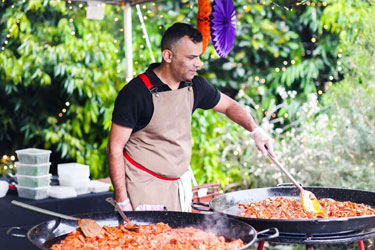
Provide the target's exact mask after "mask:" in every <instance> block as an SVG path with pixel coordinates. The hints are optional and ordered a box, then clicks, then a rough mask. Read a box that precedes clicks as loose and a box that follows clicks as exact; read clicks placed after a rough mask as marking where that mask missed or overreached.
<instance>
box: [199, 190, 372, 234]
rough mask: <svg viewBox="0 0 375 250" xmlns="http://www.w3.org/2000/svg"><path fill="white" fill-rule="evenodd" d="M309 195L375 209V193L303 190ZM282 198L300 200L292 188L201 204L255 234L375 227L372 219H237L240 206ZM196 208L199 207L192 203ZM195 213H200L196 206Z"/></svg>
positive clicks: (238, 193) (237, 194) (229, 195)
mask: <svg viewBox="0 0 375 250" xmlns="http://www.w3.org/2000/svg"><path fill="white" fill-rule="evenodd" d="M304 189H306V190H309V191H312V192H313V193H314V194H315V195H316V196H317V198H318V199H321V198H331V199H334V200H336V201H351V202H355V203H363V204H366V205H369V206H373V207H375V193H374V192H367V191H361V190H354V189H341V188H326V187H304ZM279 196H285V197H289V198H294V199H299V190H298V189H297V188H295V187H271V188H256V189H249V190H242V191H236V192H231V193H226V194H224V195H221V196H218V197H216V198H214V199H212V200H211V201H210V203H209V204H200V205H204V206H207V207H209V209H208V210H207V209H205V210H204V211H215V212H218V213H220V214H223V215H227V216H229V217H232V218H236V219H239V220H242V221H244V222H246V223H249V224H250V225H252V226H253V227H254V228H255V229H256V230H263V229H265V228H270V227H276V228H278V229H279V231H280V233H287V234H288V233H292V234H293V233H298V234H307V235H310V234H332V233H347V232H350V231H355V230H363V229H367V228H374V227H375V216H360V217H349V218H330V219H299V220H278V219H254V218H244V217H240V216H238V214H239V213H240V212H241V211H242V210H240V209H239V208H238V204H239V203H245V204H247V203H250V202H256V201H261V200H264V199H266V198H269V197H271V198H272V197H279ZM195 204H197V205H198V203H195ZM194 208H195V209H198V210H202V209H200V208H199V207H197V206H194Z"/></svg>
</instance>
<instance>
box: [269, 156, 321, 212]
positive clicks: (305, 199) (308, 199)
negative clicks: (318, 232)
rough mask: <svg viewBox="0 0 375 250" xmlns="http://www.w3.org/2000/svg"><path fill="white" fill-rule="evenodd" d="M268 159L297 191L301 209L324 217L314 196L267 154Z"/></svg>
mask: <svg viewBox="0 0 375 250" xmlns="http://www.w3.org/2000/svg"><path fill="white" fill-rule="evenodd" d="M267 156H268V158H270V159H271V161H273V162H274V163H275V164H276V166H277V167H278V168H279V169H280V170H281V171H282V172H283V173H284V174H285V175H286V176H287V177H288V178H289V179H290V180H291V181H292V182H293V184H294V185H295V186H296V187H297V188H298V189H299V191H300V193H299V196H300V198H301V203H302V207H303V209H304V210H305V211H306V212H311V213H315V214H318V215H320V216H323V217H324V212H323V210H322V208H321V207H320V203H319V201H318V199H317V198H316V196H315V195H314V194H313V193H312V192H310V191H307V190H304V189H303V188H302V186H301V185H300V184H298V182H297V181H296V180H295V179H294V178H293V176H291V175H290V174H289V172H288V171H287V170H286V169H285V168H284V167H283V166H282V165H281V164H280V162H278V161H277V160H276V159H275V158H273V157H272V155H271V154H270V153H268V154H267Z"/></svg>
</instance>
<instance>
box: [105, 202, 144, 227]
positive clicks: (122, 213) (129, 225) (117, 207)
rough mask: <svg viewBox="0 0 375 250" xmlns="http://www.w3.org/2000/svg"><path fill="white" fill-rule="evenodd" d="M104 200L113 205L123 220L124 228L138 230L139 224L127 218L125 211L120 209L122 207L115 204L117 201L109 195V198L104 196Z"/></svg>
mask: <svg viewBox="0 0 375 250" xmlns="http://www.w3.org/2000/svg"><path fill="white" fill-rule="evenodd" d="M105 201H106V202H108V203H111V204H112V205H113V206H114V207H115V210H116V211H117V212H118V213H119V214H120V215H121V217H122V219H124V222H125V224H124V226H125V228H126V229H128V230H130V231H135V232H139V225H137V224H135V223H134V222H132V221H131V220H129V218H128V217H127V216H126V215H125V213H124V212H123V211H122V209H121V208H120V206H119V205H118V204H117V202H116V201H115V200H114V199H112V198H111V197H109V198H106V199H105Z"/></svg>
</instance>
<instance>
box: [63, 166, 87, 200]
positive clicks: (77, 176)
mask: <svg viewBox="0 0 375 250" xmlns="http://www.w3.org/2000/svg"><path fill="white" fill-rule="evenodd" d="M57 174H58V176H59V183H60V186H66V187H74V189H75V191H76V192H77V194H85V193H89V192H90V191H89V184H90V178H89V176H90V167H89V166H87V165H83V164H79V163H62V164H58V165H57Z"/></svg>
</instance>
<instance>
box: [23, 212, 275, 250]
mask: <svg viewBox="0 0 375 250" xmlns="http://www.w3.org/2000/svg"><path fill="white" fill-rule="evenodd" d="M126 215H127V216H128V217H129V219H130V220H132V221H133V222H135V223H137V224H141V225H142V224H154V223H158V222H163V223H168V224H169V226H171V227H172V228H182V227H189V226H192V227H195V228H198V229H202V230H204V231H207V232H214V233H216V234H217V235H220V236H224V237H225V238H226V239H228V240H229V239H241V240H243V241H244V242H245V244H246V246H245V247H243V248H241V249H248V248H249V247H250V246H251V245H252V244H254V242H256V241H257V240H268V239H271V238H275V237H277V236H278V230H277V229H275V228H271V229H267V230H264V231H263V232H257V231H256V230H255V229H254V228H253V227H252V226H250V225H249V224H247V223H244V222H242V221H239V220H235V219H233V218H226V217H224V216H221V215H207V214H193V213H183V212H167V211H142V212H141V211H139V212H126ZM77 217H80V218H91V219H94V220H95V221H97V222H98V223H99V224H100V225H101V226H103V225H107V226H118V225H119V224H120V223H123V220H122V219H121V218H120V217H119V216H118V214H117V213H114V212H113V213H103V214H83V215H79V216H77ZM77 227H78V224H77V222H76V221H71V220H64V219H53V220H50V221H46V222H43V223H41V224H39V225H36V226H34V227H33V228H31V229H30V230H29V231H28V233H27V237H28V239H29V241H30V242H31V243H32V244H34V245H35V246H36V247H38V248H39V249H50V247H51V246H52V245H53V244H54V243H56V242H59V241H61V240H62V239H64V238H65V237H66V235H67V234H68V233H70V232H72V231H74V230H76V228H77Z"/></svg>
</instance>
